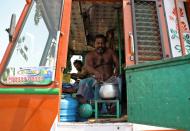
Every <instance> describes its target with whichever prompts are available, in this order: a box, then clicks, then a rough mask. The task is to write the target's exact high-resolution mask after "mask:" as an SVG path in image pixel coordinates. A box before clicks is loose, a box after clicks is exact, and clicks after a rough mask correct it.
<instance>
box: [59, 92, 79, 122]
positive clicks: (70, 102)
mask: <svg viewBox="0 0 190 131" xmlns="http://www.w3.org/2000/svg"><path fill="white" fill-rule="evenodd" d="M77 116H78V101H77V100H76V99H74V98H72V96H71V95H70V94H64V95H62V98H61V106H60V121H61V122H73V121H76V120H77Z"/></svg>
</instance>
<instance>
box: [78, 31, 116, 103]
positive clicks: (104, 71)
mask: <svg viewBox="0 0 190 131" xmlns="http://www.w3.org/2000/svg"><path fill="white" fill-rule="evenodd" d="M94 46H95V50H94V51H91V52H89V53H88V54H87V55H86V60H85V67H86V69H87V71H88V72H89V73H90V74H92V75H93V76H94V77H89V78H86V79H83V80H81V81H80V83H79V88H78V91H77V94H76V96H77V98H78V100H79V102H80V103H86V101H87V100H91V99H93V98H94V87H95V85H96V84H97V82H105V81H109V79H111V80H112V82H113V81H114V83H115V82H117V80H116V77H113V76H118V68H119V62H118V58H117V56H116V54H115V52H114V51H113V50H112V49H110V48H107V47H106V38H105V36H104V35H102V34H99V35H97V36H96V38H95V44H94ZM113 78H115V80H113Z"/></svg>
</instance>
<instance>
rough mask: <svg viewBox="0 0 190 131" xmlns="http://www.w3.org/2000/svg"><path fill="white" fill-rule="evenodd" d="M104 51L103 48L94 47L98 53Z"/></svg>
mask: <svg viewBox="0 0 190 131" xmlns="http://www.w3.org/2000/svg"><path fill="white" fill-rule="evenodd" d="M104 51H105V49H104V48H98V49H96V52H97V53H98V54H103V53H104Z"/></svg>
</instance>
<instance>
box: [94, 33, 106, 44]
mask: <svg viewBox="0 0 190 131" xmlns="http://www.w3.org/2000/svg"><path fill="white" fill-rule="evenodd" d="M97 38H102V39H103V40H104V42H106V37H105V36H104V35H103V34H97V35H96V37H95V40H96V39H97Z"/></svg>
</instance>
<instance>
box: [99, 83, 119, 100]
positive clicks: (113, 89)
mask: <svg viewBox="0 0 190 131" xmlns="http://www.w3.org/2000/svg"><path fill="white" fill-rule="evenodd" d="M118 92H119V91H118V84H114V83H103V84H102V85H101V87H100V91H99V95H100V97H101V98H102V99H113V98H116V97H118Z"/></svg>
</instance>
